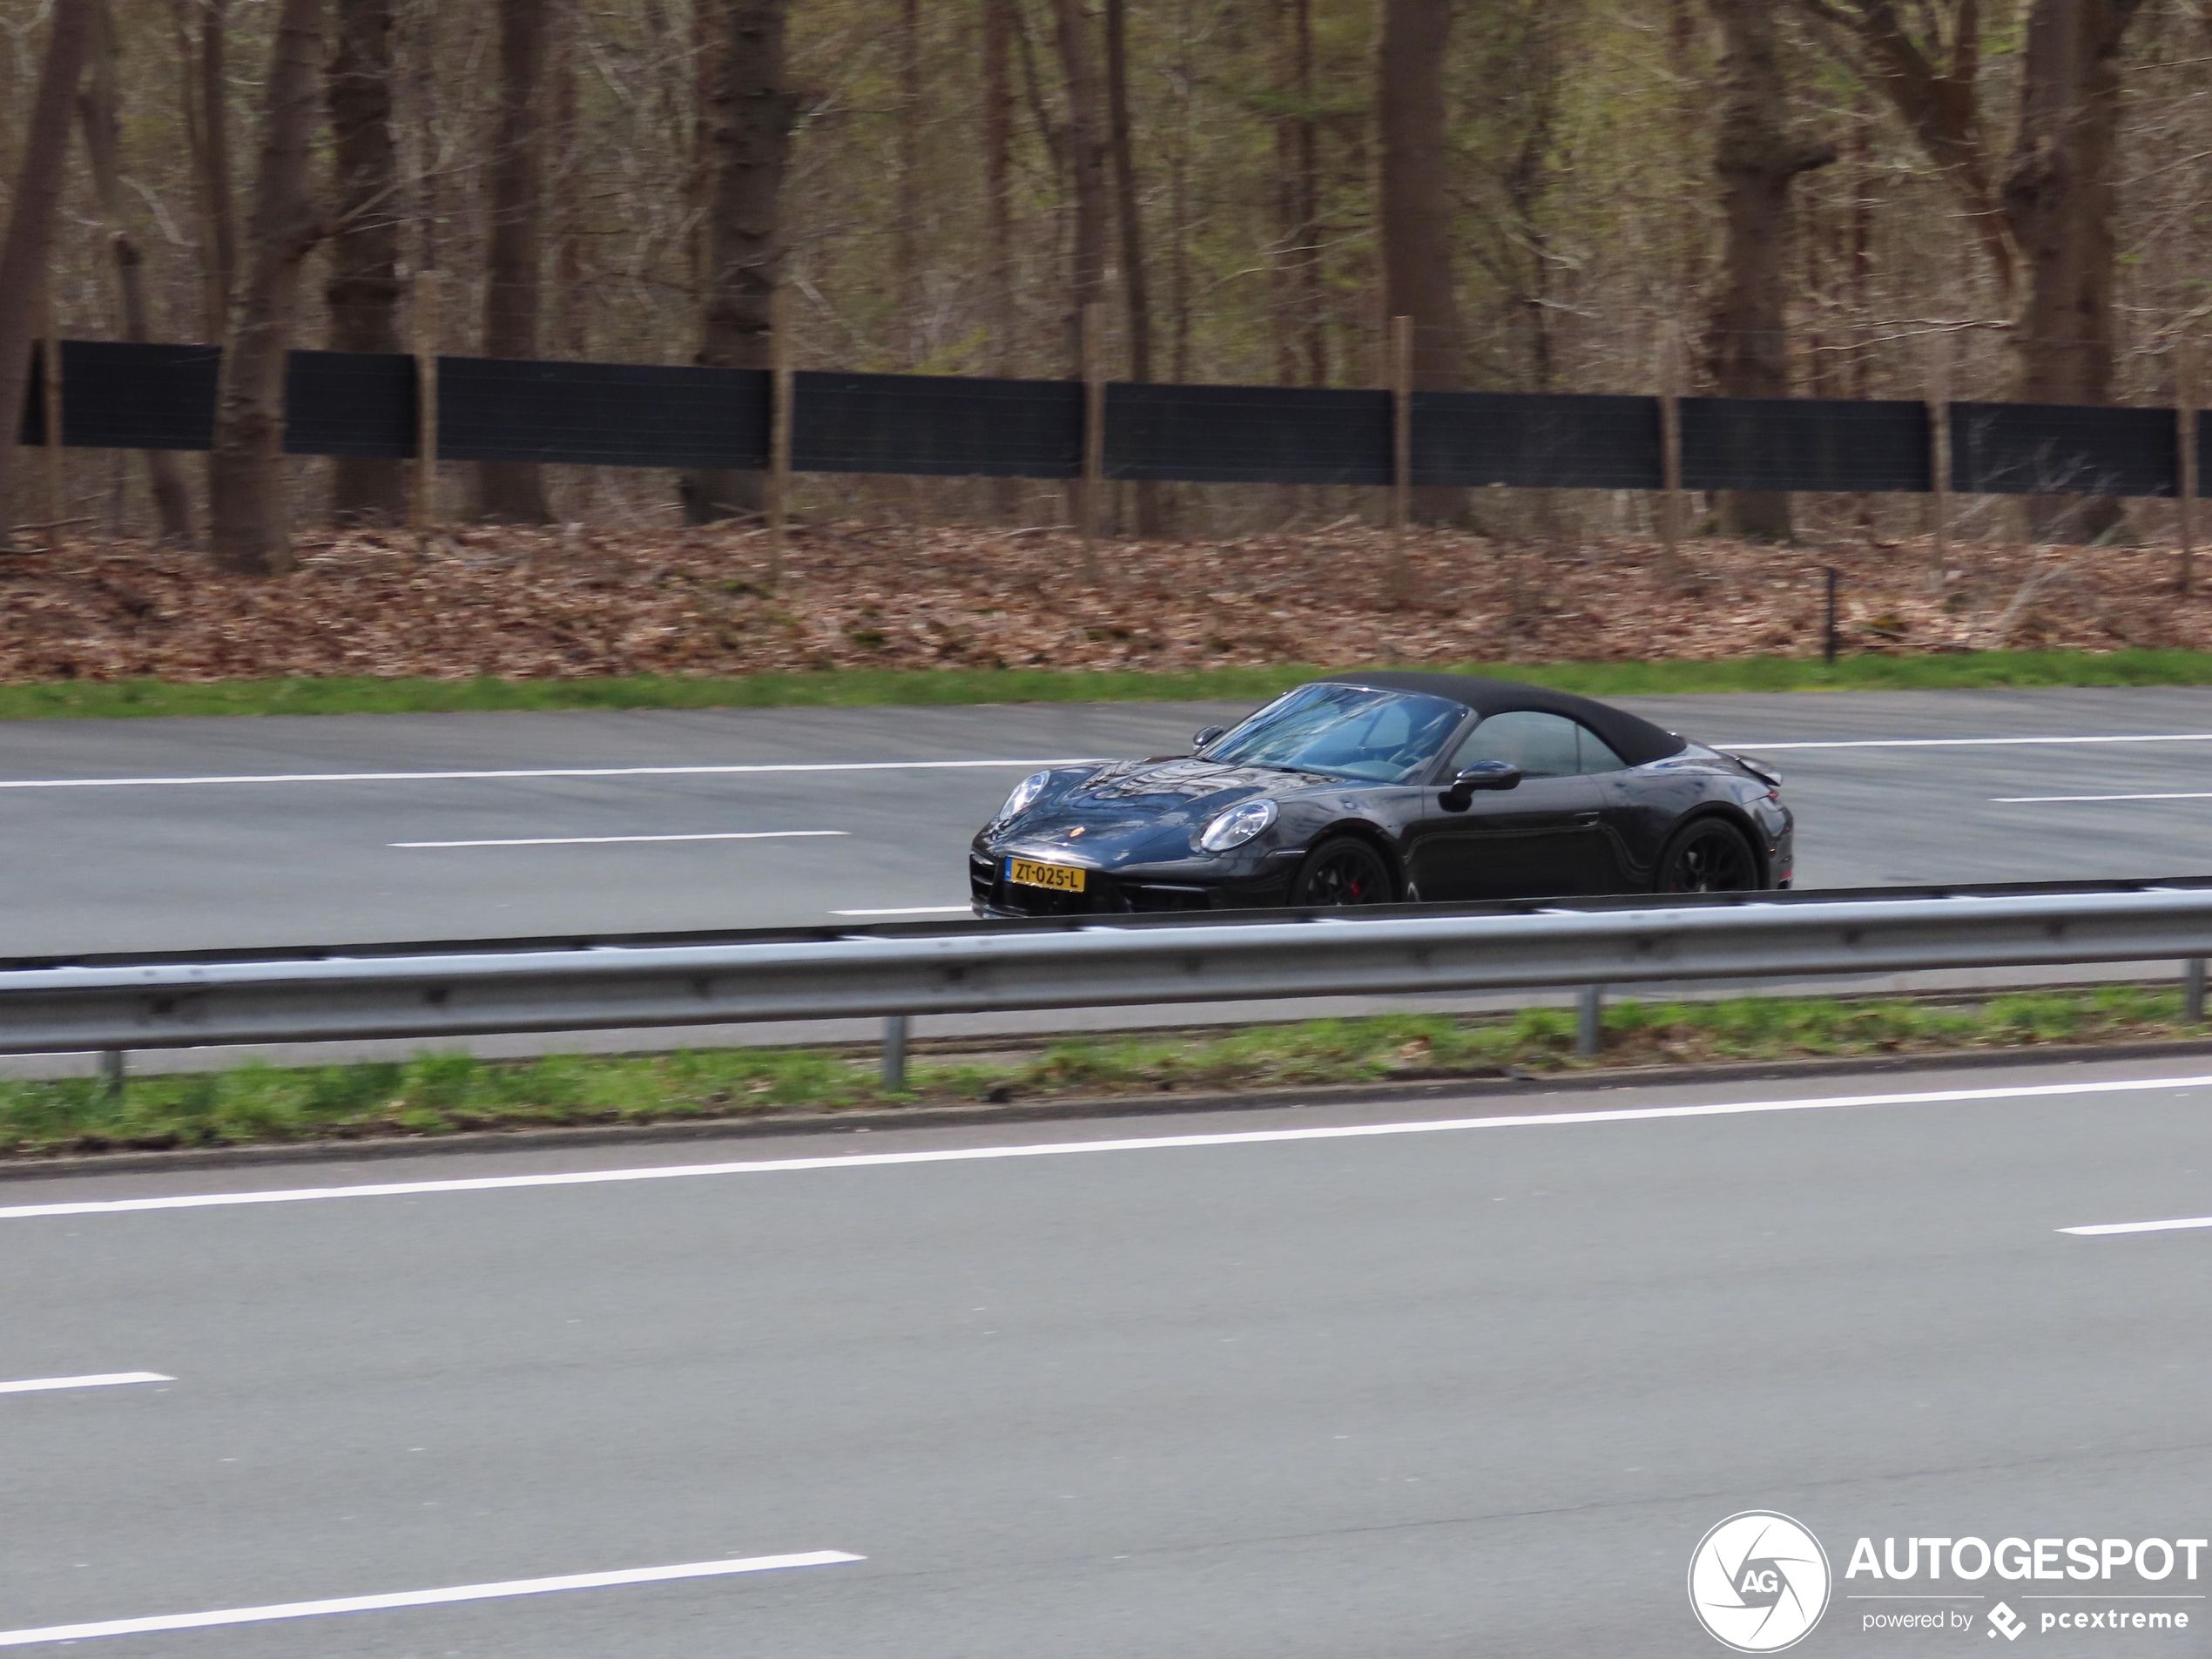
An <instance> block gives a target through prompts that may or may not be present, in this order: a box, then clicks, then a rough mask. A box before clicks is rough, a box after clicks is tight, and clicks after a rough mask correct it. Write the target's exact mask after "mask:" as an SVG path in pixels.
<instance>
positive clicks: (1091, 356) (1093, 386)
mask: <svg viewBox="0 0 2212 1659" xmlns="http://www.w3.org/2000/svg"><path fill="white" fill-rule="evenodd" d="M1105 315H1106V307H1104V306H1103V305H1101V304H1100V303H1099V302H1098V301H1097V300H1092V301H1090V303H1089V304H1088V305H1086V306H1085V307H1083V309H1082V361H1083V476H1082V501H1081V503H1080V509H1081V510H1080V515H1079V516H1081V518H1082V538H1083V583H1084V585H1086V586H1088V587H1096V586H1097V585H1098V508H1099V498H1100V496H1102V495H1103V493H1104V489H1105V482H1106V373H1105V370H1104V369H1103V368H1102V367H1101V363H1102V361H1103V358H1104V352H1103V349H1102V347H1103V341H1101V339H1100V338H1099V336H1100V334H1101V333H1102V332H1103V327H1104V320H1105Z"/></svg>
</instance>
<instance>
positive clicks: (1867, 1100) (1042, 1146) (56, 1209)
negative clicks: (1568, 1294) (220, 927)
mask: <svg viewBox="0 0 2212 1659" xmlns="http://www.w3.org/2000/svg"><path fill="white" fill-rule="evenodd" d="M2206 1088H2212V1076H2193V1077H2152V1078H2145V1079H2141V1080H2137V1079H2134V1078H2128V1079H2123V1080H2119V1081H2111V1080H2107V1081H2103V1082H2073V1083H2029V1084H2020V1085H2016V1086H2014V1087H2011V1088H1997V1089H1927V1090H1921V1091H1917V1092H1914V1093H1911V1094H1894V1095H1830V1096H1815V1097H1811V1098H1807V1099H1798V1100H1752V1101H1728V1102H1723V1103H1719V1104H1716V1105H1710V1106H1634V1107H1621V1108H1616V1109H1614V1110H1611V1111H1599V1112H1527V1113H1523V1114H1520V1115H1517V1116H1510V1117H1503V1116H1501V1117H1447V1118H1431V1119H1427V1120H1424V1121H1421V1122H1418V1123H1356V1124H1346V1125H1339V1126H1337V1127H1333V1128H1328V1129H1263V1130H1238V1131H1235V1132H1231V1133H1225V1134H1217V1135H1158V1136H1146V1137H1144V1138H1143V1139H1135V1138H1132V1139H1128V1140H1116V1141H1044V1142H1040V1143H1035V1144H1029V1145H1018V1146H964V1147H951V1148H947V1149H945V1150H941V1151H934V1152H860V1153H847V1154H845V1155H843V1156H840V1157H812V1158H749V1159H745V1160H744V1161H742V1162H735V1163H674V1164H648V1165H645V1166H644V1167H642V1168H631V1169H621V1170H562V1171H560V1172H558V1173H556V1174H550V1175H491V1176H475V1177H467V1178H462V1179H449V1180H443V1181H384V1182H377V1183H374V1184H364V1185H359V1186H347V1187H284V1188H277V1189H273V1190H269V1191H265V1192H189V1193H179V1194H177V1195H175V1196H173V1197H165V1198H97V1199H79V1200H76V1201H73V1202H64V1203H60V1204H11V1205H8V1206H6V1207H4V1208H0V1221H22V1220H30V1219H32V1218H35V1217H47V1216H100V1215H116V1214H120V1213H122V1212H123V1211H136V1210H217V1209H226V1208H229V1207H232V1206H235V1205H241V1204H308V1203H313V1202H315V1201H317V1200H320V1199H324V1198H400V1197H421V1196H424V1195H427V1194H429V1193H435V1192H498V1191H505V1190H510V1189H516V1188H523V1187H585V1186H598V1185H603V1184H607V1183H610V1182H617V1181H680V1180H687V1179H691V1178H693V1177H701V1176H720V1175H788V1174H792V1173H795V1172H797V1171H799V1170H868V1169H884V1168H887V1167H890V1166H892V1165H894V1164H908V1163H985V1162H988V1161H991V1160H995V1159H999V1158H1050V1157H1073V1156H1075V1155H1076V1154H1078V1153H1084V1152H1157V1151H1170V1150H1183V1149H1185V1148H1190V1147H1198V1146H1264V1145H1271V1144H1275V1143H1284V1142H1292V1141H1361V1140H1371V1139H1374V1138H1376V1137H1378V1136H1386V1135H1437V1134H1443V1133H1446V1132H1448V1131H1452V1130H1494V1129H1552V1128H1561V1127H1566V1126H1569V1125H1574V1124H1580V1123H1658V1122H1662V1121H1665V1120H1669V1119H1673V1118H1685V1117H1745V1116H1757V1115H1759V1114H1763V1113H1767V1112H1813V1111H1833V1110H1838V1109H1843V1108H1847V1107H1864V1106H1927V1105H1942V1104H1949V1103H1958V1102H1965V1101H1986V1100H2036V1099H2055V1098H2060V1097H2062V1096H2073V1095H2118V1094H2148V1093H2150V1092H2153V1091H2155V1090H2157V1089H2206ZM825 1127H827V1125H825Z"/></svg>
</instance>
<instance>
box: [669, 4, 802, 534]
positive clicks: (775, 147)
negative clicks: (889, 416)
mask: <svg viewBox="0 0 2212 1659" xmlns="http://www.w3.org/2000/svg"><path fill="white" fill-rule="evenodd" d="M717 3H718V7H719V17H720V21H721V24H722V37H721V39H720V41H719V42H718V43H717V46H716V54H717V56H716V62H715V66H714V95H713V97H712V98H711V100H710V102H709V108H710V111H711V123H710V126H709V132H708V136H709V138H710V140H711V145H712V149H713V153H714V187H713V211H712V212H711V215H710V217H709V239H708V246H709V260H708V264H709V266H710V276H711V280H710V282H709V285H708V287H707V293H706V305H705V316H704V318H703V319H702V321H703V327H702V330H701V333H702V339H701V341H700V345H699V354H698V361H700V362H701V363H703V364H705V365H708V366H710V367H713V368H768V367H770V364H769V340H768V327H769V301H770V300H771V298H772V296H773V295H774V293H775V291H776V284H777V283H778V282H779V280H781V278H782V272H783V239H782V236H781V233H780V231H779V224H778V219H777V199H778V197H779V195H780V194H781V192H782V190H783V181H784V165H785V162H786V159H787V158H788V157H789V155H790V152H791V125H792V114H793V111H794V108H795V105H796V99H795V98H793V97H792V94H791V93H790V92H788V91H786V90H785V87H784V14H785V3H786V0H717ZM682 493H683V496H684V507H685V516H686V518H688V519H689V520H690V522H691V523H694V524H703V523H709V522H710V521H711V520H714V519H718V518H727V517H729V516H732V514H734V513H740V512H744V513H758V512H759V511H760V510H761V508H762V505H763V501H764V492H763V488H762V479H761V475H760V474H759V473H757V472H741V471H737V470H735V469H711V470H704V469H703V470H700V471H697V472H691V473H686V474H685V475H684V479H683V483H682Z"/></svg>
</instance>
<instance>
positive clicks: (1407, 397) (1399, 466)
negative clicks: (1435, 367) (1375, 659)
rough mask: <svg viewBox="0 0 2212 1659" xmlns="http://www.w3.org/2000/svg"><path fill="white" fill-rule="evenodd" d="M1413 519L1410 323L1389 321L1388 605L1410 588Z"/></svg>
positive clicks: (1401, 599)
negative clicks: (1408, 549) (1409, 530)
mask: <svg viewBox="0 0 2212 1659" xmlns="http://www.w3.org/2000/svg"><path fill="white" fill-rule="evenodd" d="M1412 519H1413V319H1412V318H1411V317H1393V318H1392V319H1391V320H1390V570H1389V571H1388V572H1387V574H1386V587H1387V589H1388V591H1389V596H1390V599H1391V603H1393V604H1405V603H1406V599H1407V597H1410V594H1411V592H1412V589H1413V576H1412V572H1411V570H1410V569H1409V568H1408V566H1407V563H1406V527H1407V525H1408V524H1409V523H1411V522H1412Z"/></svg>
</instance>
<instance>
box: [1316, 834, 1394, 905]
mask: <svg viewBox="0 0 2212 1659" xmlns="http://www.w3.org/2000/svg"><path fill="white" fill-rule="evenodd" d="M1396 896H1397V884H1396V883H1395V882H1394V881H1393V880H1391V874H1390V866H1389V864H1388V863H1387V862H1386V861H1385V860H1384V858H1383V855H1382V854H1381V853H1378V852H1376V851H1375V849H1374V848H1373V847H1372V846H1368V845H1367V843H1366V842H1365V841H1363V840H1359V838H1358V837H1357V836H1353V835H1339V836H1338V837H1337V838H1336V839H1335V840H1328V841H1324V842H1322V843H1321V845H1320V846H1317V847H1315V848H1314V849H1313V851H1312V852H1311V853H1307V854H1306V855H1305V863H1304V864H1302V865H1300V866H1299V867H1298V880H1295V881H1293V882H1292V883H1291V904H1293V905H1296V906H1300V907H1332V906H1337V905H1356V904H1388V903H1389V902H1390V901H1391V900H1393V899H1394V898H1395V897H1396Z"/></svg>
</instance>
